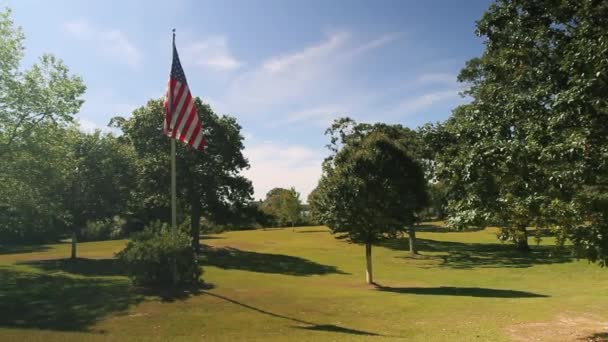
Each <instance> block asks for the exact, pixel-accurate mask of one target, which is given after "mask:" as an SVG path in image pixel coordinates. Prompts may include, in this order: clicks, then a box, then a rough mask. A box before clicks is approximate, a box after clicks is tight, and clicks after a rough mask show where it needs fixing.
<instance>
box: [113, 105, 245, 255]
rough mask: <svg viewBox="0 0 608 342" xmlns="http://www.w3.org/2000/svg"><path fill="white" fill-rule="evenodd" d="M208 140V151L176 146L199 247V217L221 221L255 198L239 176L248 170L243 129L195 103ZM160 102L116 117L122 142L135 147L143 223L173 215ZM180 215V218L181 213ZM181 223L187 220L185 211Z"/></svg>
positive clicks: (181, 195)
mask: <svg viewBox="0 0 608 342" xmlns="http://www.w3.org/2000/svg"><path fill="white" fill-rule="evenodd" d="M195 103H196V107H197V110H198V115H199V116H200V117H201V118H202V121H203V123H204V124H203V128H202V129H203V134H204V136H205V139H206V140H207V146H206V148H205V151H204V152H202V153H201V152H200V151H195V150H193V149H192V148H190V147H189V146H186V145H183V144H178V148H177V157H176V159H177V182H178V187H177V189H178V201H179V203H180V207H182V208H183V209H186V210H187V211H188V213H189V215H188V216H189V217H190V226H191V234H192V238H193V239H192V241H193V246H194V247H195V248H196V249H198V246H199V245H198V241H199V230H200V226H199V225H200V220H201V217H205V218H207V219H208V220H212V221H215V222H218V223H224V222H225V221H226V220H230V217H231V216H233V215H234V214H235V211H239V210H241V209H242V208H244V207H245V206H246V204H247V203H248V202H249V201H250V200H251V195H252V193H253V188H252V185H251V181H249V180H248V179H247V178H245V177H244V176H242V175H241V174H240V173H239V172H240V171H241V170H243V169H245V168H248V167H249V162H248V161H247V159H245V157H244V156H243V153H242V151H243V148H244V146H243V136H242V135H241V126H240V125H239V124H238V123H237V122H236V119H235V118H233V117H230V116H218V115H217V114H215V113H214V112H213V110H211V107H209V106H208V105H206V104H203V103H202V101H201V100H200V99H199V98H196V99H195ZM163 115H164V108H163V101H162V99H158V100H150V101H149V102H148V103H147V104H146V105H145V106H143V107H140V108H138V109H136V110H135V111H134V112H133V115H132V117H130V118H129V119H124V118H114V119H113V120H112V121H113V125H115V126H117V127H118V128H120V129H121V130H122V131H123V133H124V135H123V139H126V140H128V141H129V142H130V143H131V144H133V146H134V149H135V152H136V154H137V157H138V162H137V167H138V170H139V171H138V172H139V173H138V178H137V182H136V184H137V192H138V193H137V195H136V196H135V198H137V199H138V201H142V203H143V205H140V206H138V205H137V204H134V207H135V208H136V209H137V210H138V211H139V215H140V217H141V219H142V220H143V221H148V222H149V221H150V220H153V219H164V220H167V215H169V213H170V211H169V210H168V208H169V206H170V202H169V200H170V196H168V194H169V189H170V170H169V167H168V165H169V163H170V149H169V147H170V144H169V138H167V137H166V136H164V135H163V134H162V125H163V119H162V118H163ZM178 216H179V215H178ZM181 216H182V219H183V217H184V216H185V215H184V211H183V210H182V215H181Z"/></svg>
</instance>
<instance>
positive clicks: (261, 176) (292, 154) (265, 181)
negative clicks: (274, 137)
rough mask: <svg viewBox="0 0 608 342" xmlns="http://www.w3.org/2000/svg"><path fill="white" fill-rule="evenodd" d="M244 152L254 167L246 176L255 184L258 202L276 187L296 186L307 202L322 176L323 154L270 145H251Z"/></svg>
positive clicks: (293, 146) (247, 171)
mask: <svg viewBox="0 0 608 342" xmlns="http://www.w3.org/2000/svg"><path fill="white" fill-rule="evenodd" d="M244 153H245V156H246V157H247V158H248V159H249V163H250V164H251V168H250V169H248V170H246V171H244V172H243V174H244V175H245V176H246V177H247V178H249V179H251V181H252V182H253V185H254V190H255V191H254V192H255V194H254V198H256V199H259V198H264V197H265V196H266V193H267V192H268V191H269V190H271V189H272V188H275V187H282V188H290V187H292V186H293V187H295V188H296V190H297V191H298V192H300V195H301V199H302V200H303V201H306V198H307V197H308V194H309V193H310V192H311V191H312V190H313V189H314V188H315V187H316V186H317V182H318V180H319V177H320V176H321V163H322V162H323V152H322V151H315V150H312V149H310V148H306V147H303V146H298V145H286V144H280V143H274V142H266V143H261V144H256V145H253V146H251V147H249V146H247V147H246V148H245V151H244Z"/></svg>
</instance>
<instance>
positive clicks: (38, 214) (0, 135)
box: [0, 9, 85, 243]
mask: <svg viewBox="0 0 608 342" xmlns="http://www.w3.org/2000/svg"><path fill="white" fill-rule="evenodd" d="M23 42H24V36H23V33H22V31H21V29H20V28H18V27H16V26H15V24H14V23H13V21H12V20H11V11H10V10H8V9H7V10H4V11H0V158H1V159H2V163H0V231H1V232H2V233H1V234H0V235H1V236H2V237H1V239H2V240H4V241H8V242H22V243H23V242H43V241H49V240H53V239H58V238H59V237H60V236H61V233H62V232H63V229H64V228H65V227H66V226H67V225H68V223H69V222H68V217H67V216H68V215H67V212H66V210H65V208H64V207H63V205H62V203H63V202H62V196H63V192H64V189H65V188H66V186H67V179H68V175H69V169H70V168H71V165H70V163H71V162H72V160H71V159H70V157H69V145H68V144H66V143H64V141H65V139H66V137H67V136H68V135H69V130H70V129H73V125H71V122H72V121H73V116H74V114H76V113H77V112H78V110H79V109H80V106H81V105H82V103H83V100H82V99H81V96H82V94H83V93H84V91H85V86H84V84H83V82H82V80H81V79H80V78H79V77H78V76H74V75H71V74H70V73H69V70H68V68H67V67H66V66H65V64H64V63H63V62H62V61H61V60H59V59H57V58H56V57H54V56H53V55H49V54H45V55H43V56H42V57H40V59H39V61H38V62H37V63H35V64H34V65H32V66H31V67H30V68H29V69H27V70H22V69H21V68H20V63H21V59H22V58H23V51H24V44H23Z"/></svg>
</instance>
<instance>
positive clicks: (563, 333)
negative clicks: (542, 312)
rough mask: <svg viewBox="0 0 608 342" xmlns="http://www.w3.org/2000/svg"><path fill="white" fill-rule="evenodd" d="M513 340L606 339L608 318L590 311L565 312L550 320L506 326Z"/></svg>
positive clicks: (566, 340) (561, 341)
mask: <svg viewBox="0 0 608 342" xmlns="http://www.w3.org/2000/svg"><path fill="white" fill-rule="evenodd" d="M506 331H507V334H508V335H509V337H511V338H512V339H513V340H514V341H551V342H570V341H587V342H599V341H608V320H606V319H602V318H601V317H599V316H597V315H593V314H590V313H583V314H581V313H574V312H566V313H562V314H559V315H558V316H556V317H555V318H554V319H553V320H551V321H545V322H530V323H519V324H515V325H512V326H509V327H507V328H506Z"/></svg>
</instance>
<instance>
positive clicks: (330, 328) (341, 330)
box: [294, 324, 381, 336]
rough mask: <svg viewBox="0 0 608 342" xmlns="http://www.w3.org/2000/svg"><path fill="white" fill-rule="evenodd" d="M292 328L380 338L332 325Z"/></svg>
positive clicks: (365, 332)
mask: <svg viewBox="0 0 608 342" xmlns="http://www.w3.org/2000/svg"><path fill="white" fill-rule="evenodd" d="M294 328H296V329H304V330H314V331H328V332H337V333H343V334H351V335H365V336H381V335H380V334H376V333H372V332H368V331H363V330H356V329H350V328H344V327H341V326H337V325H333V324H313V325H311V326H308V327H294Z"/></svg>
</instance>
